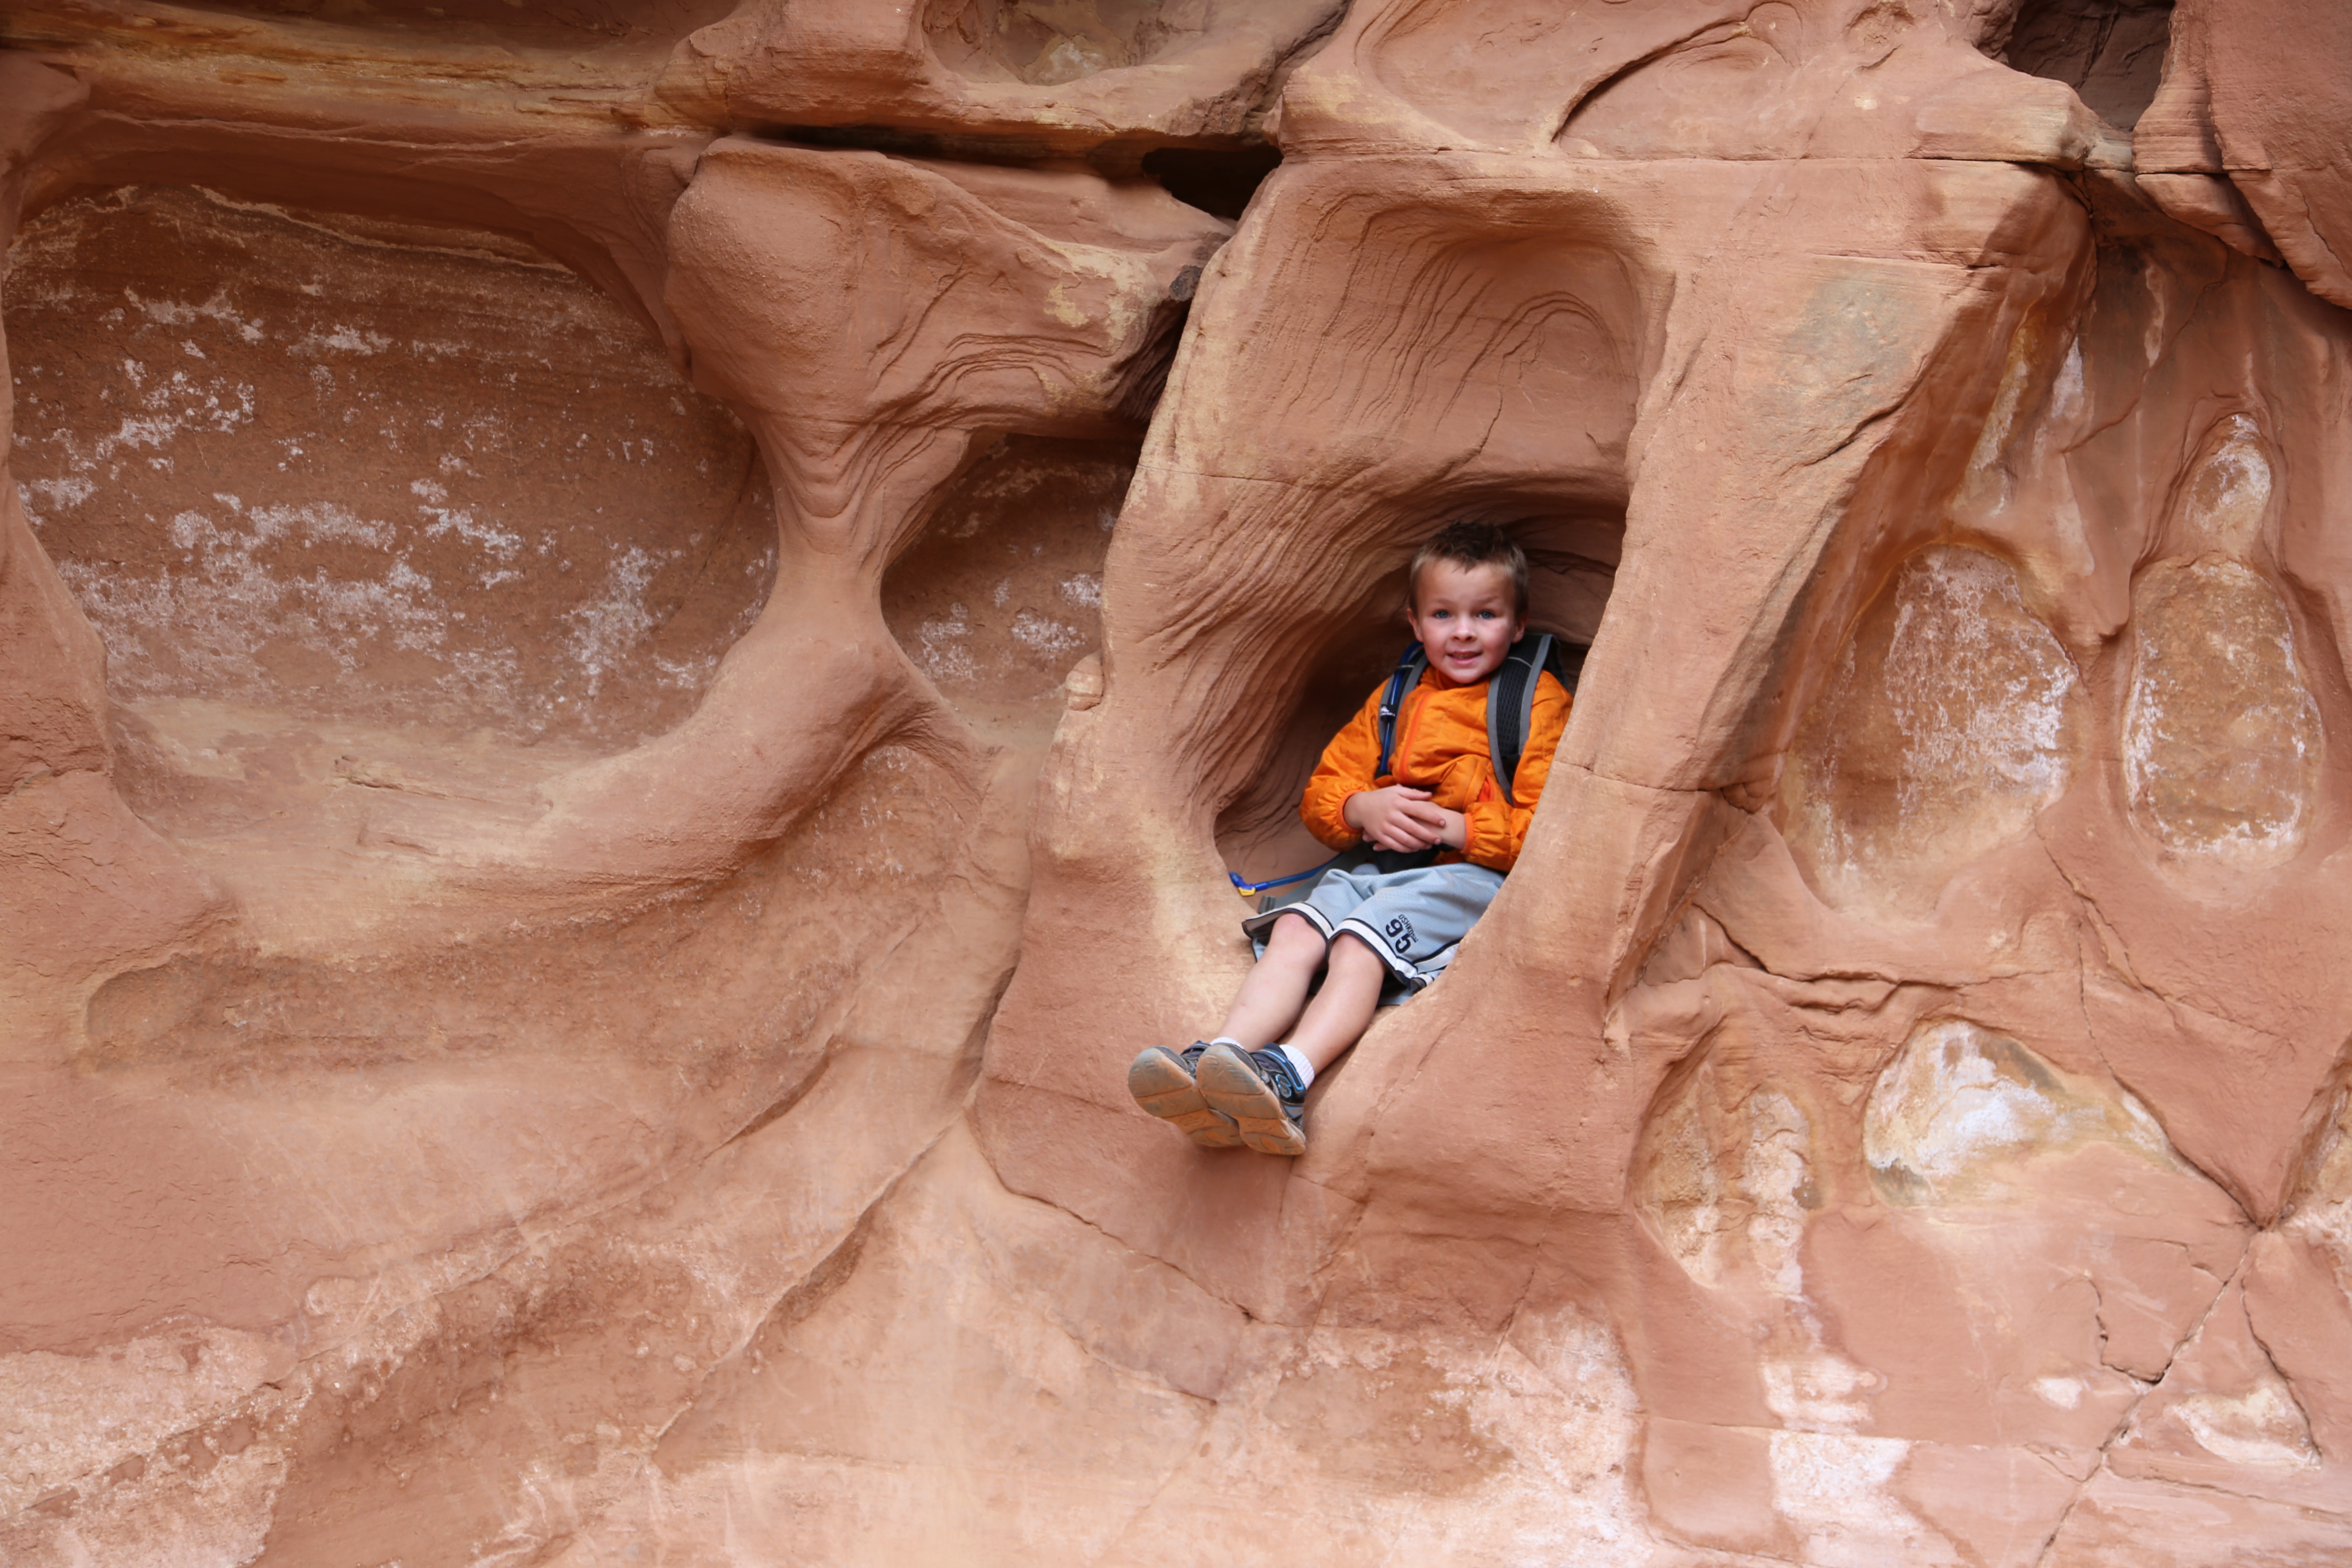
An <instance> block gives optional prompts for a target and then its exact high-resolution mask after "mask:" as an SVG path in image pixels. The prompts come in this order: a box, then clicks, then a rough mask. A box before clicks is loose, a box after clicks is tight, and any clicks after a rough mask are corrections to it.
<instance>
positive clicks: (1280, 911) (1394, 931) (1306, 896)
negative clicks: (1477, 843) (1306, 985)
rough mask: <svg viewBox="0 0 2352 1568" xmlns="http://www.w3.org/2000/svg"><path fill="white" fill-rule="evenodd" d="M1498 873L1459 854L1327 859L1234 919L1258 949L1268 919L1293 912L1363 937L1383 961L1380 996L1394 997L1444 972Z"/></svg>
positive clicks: (1495, 886) (1327, 934) (1489, 899)
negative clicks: (1408, 860)
mask: <svg viewBox="0 0 2352 1568" xmlns="http://www.w3.org/2000/svg"><path fill="white" fill-rule="evenodd" d="M1502 887H1503V874H1502V873H1501V872H1500V871H1492V870H1488V869H1487V868H1486V867H1484V866H1473V865H1470V864H1469V863H1468V862H1466V861H1465V862H1463V863H1460V864H1457V865H1453V866H1416V867H1414V868H1412V869H1411V870H1406V871H1388V872H1381V871H1376V870H1374V869H1372V868H1370V866H1361V867H1350V866H1334V867H1333V868H1331V869H1329V870H1328V871H1326V872H1324V873H1323V875H1322V876H1320V877H1318V878H1317V879H1315V880H1314V881H1312V882H1309V883H1308V884H1307V890H1306V891H1305V892H1303V893H1299V894H1295V895H1293V896H1292V899H1291V900H1290V901H1288V902H1286V903H1279V904H1273V905H1269V906H1267V907H1266V908H1265V909H1263V910H1259V911H1258V912H1257V913H1256V914H1254V915H1252V916H1250V917H1249V919H1247V920H1245V921H1242V931H1243V933H1244V934H1245V935H1246V936H1247V937H1248V938H1249V939H1250V946H1251V948H1252V949H1253V950H1254V951H1255V952H1256V953H1257V955H1258V956H1259V957H1261V958H1263V957H1265V939H1266V936H1267V935H1268V933H1270V932H1271V931H1273V930H1274V922H1275V921H1277V920H1279V919H1281V918H1282V917H1283V916H1284V915H1297V916H1298V917H1300V918H1301V919H1303V920H1305V921H1307V924H1309V925H1311V926H1313V927H1314V928H1315V929H1316V930H1317V931H1318V932H1320V933H1321V934H1322V937H1323V940H1324V941H1325V942H1329V941H1330V940H1331V939H1332V938H1334V937H1336V936H1338V935H1339V933H1340V932H1341V931H1346V932H1347V933H1348V934H1349V935H1350V936H1355V937H1360V938H1362V939H1363V942H1364V945H1365V946H1367V947H1369V948H1370V949H1371V950H1372V951H1373V952H1377V953H1379V954H1380V955H1381V963H1385V964H1387V965H1388V966H1389V984H1387V985H1386V986H1385V987H1383V988H1382V991H1381V1001H1383V1002H1398V1001H1402V1000H1403V999H1404V998H1405V997H1407V996H1410V995H1412V994H1413V993H1414V992H1416V991H1419V990H1420V989H1421V988H1422V987H1423V986H1425V985H1427V984H1429V983H1430V982H1431V981H1433V980H1434V979H1436V978H1437V977H1438V976H1439V975H1441V974H1443V973H1445V966H1446V965H1447V964H1449V963H1453V962H1454V949H1455V948H1456V947H1458V946H1460V945H1461V942H1462V939H1463V938H1464V937H1465V936H1467V935H1469V934H1470V928H1471V927H1472V926H1474V925H1475V924H1477V923H1478V917H1479V916H1480V915H1483V914H1485V913H1486V906H1487V905H1488V904H1491V903H1493V902H1494V901H1495V895H1496V893H1498V892H1500V891H1501V890H1502Z"/></svg>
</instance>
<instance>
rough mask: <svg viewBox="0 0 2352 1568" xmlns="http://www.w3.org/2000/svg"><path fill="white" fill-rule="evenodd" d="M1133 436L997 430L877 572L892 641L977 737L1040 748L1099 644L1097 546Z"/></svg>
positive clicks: (1128, 465)
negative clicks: (1074, 677)
mask: <svg viewBox="0 0 2352 1568" xmlns="http://www.w3.org/2000/svg"><path fill="white" fill-rule="evenodd" d="M1135 457H1136V443H1134V442H1130V441H1079V440H1062V439H1054V438H1049V437H1035V436H1008V437H1003V439H1002V440H1001V441H999V442H998V443H997V445H996V446H995V447H993V448H992V449H991V450H990V451H989V452H987V453H986V454H985V455H984V456H982V458H980V459H979V461H977V462H975V463H973V464H972V465H971V467H970V468H967V469H965V470H964V472H963V473H962V474H961V476H959V477H958V478H957V479H956V481H955V483H954V484H953V485H952V486H951V487H950V489H948V491H947V493H946V494H945V495H944V496H942V497H941V498H940V500H939V502H938V504H937V505H936V506H935V507H934V508H933V509H932V511H931V515H930V519H929V522H928V523H927V524H926V526H925V528H924V531H923V532H922V534H921V536H920V537H919V538H918V539H917V540H916V541H915V542H914V543H913V545H911V546H910V547H909V548H908V550H907V552H906V553H904V554H903V555H901V556H899V557H898V560H897V561H895V562H893V563H891V565H890V569H889V571H888V572H887V574H885V575H884V577H883V579H882V615H883V619H884V620H885V621H886V622H887V624H888V626H889V627H890V632H891V635H892V636H893V637H897V638H898V645H899V646H900V647H903V648H905V649H906V650H907V655H908V658H911V659H912V660H913V661H914V662H915V665H916V668H919V669H920V670H921V671H922V672H923V673H924V674H925V675H927V676H929V678H930V679H931V682H932V684H933V685H935V686H937V687H938V688H939V689H940V695H941V696H943V697H945V698H946V699H947V700H948V702H949V704H950V706H951V707H953V708H954V709H955V710H956V712H957V713H958V714H959V715H960V716H961V718H962V719H963V720H964V721H965V722H967V723H969V724H971V726H972V727H973V728H974V729H975V730H976V731H979V732H980V733H981V734H982V735H983V736H984V737H986V738H988V739H990V740H992V741H996V742H1010V743H1015V744H1020V745H1024V746H1043V745H1044V744H1045V742H1046V740H1047V739H1048V738H1049V737H1050V736H1051V735H1052V734H1053V731H1054V725H1055V722H1057V721H1059V720H1060V718H1061V715H1062V710H1063V706H1064V701H1065V694H1066V686H1065V681H1066V678H1067V677H1068V675H1069V672H1070V669H1071V667H1072V666H1074V665H1076V664H1077V663H1078V662H1079V661H1080V660H1082V659H1085V658H1088V657H1090V656H1092V655H1094V654H1096V653H1097V651H1098V650H1099V649H1100V647H1101V646H1102V570H1103V557H1104V555H1105V553H1106V552H1108V550H1109V548H1110V537H1111V528H1112V525H1113V524H1114V523H1115V522H1116V521H1118V509H1119V503H1120V501H1121V500H1123V499H1124V497H1125V496H1126V494H1127V486H1128V481H1129V479H1132V478H1133V477H1134V474H1135Z"/></svg>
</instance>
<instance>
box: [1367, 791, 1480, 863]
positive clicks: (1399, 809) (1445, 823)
mask: <svg viewBox="0 0 2352 1568" xmlns="http://www.w3.org/2000/svg"><path fill="white" fill-rule="evenodd" d="M1339 815H1340V816H1341V817H1343V818H1344V819H1346V821H1347V824H1348V826H1350V827H1352V828H1354V829H1355V830H1356V831H1357V832H1359V833H1360V834H1362V835H1363V836H1364V837H1366V838H1369V839H1370V840H1371V841H1372V842H1373V843H1374V844H1376V845H1378V846H1379V847H1381V848H1382V849H1394V850H1398V851H1401V852H1402V853H1405V854H1412V853H1413V852H1414V851H1416V850H1422V849H1433V848H1438V847H1444V848H1450V849H1459V848H1461V847H1462V846H1463V845H1464V844H1465V842H1467V841H1468V827H1469V824H1468V823H1467V821H1466V820H1465V818H1464V817H1463V816H1462V814H1461V813H1460V812H1458V811H1448V810H1446V809H1445V808H1444V806H1442V805H1431V804H1430V799H1429V792H1428V791H1427V790H1425V789H1415V788H1413V787H1412V785H1411V784H1391V785H1389V786H1388V787H1387V788H1386V789H1367V790H1359V791H1357V792H1356V793H1355V794H1354V795H1349V797H1348V799H1347V803H1346V804H1345V805H1342V806H1340V807H1339Z"/></svg>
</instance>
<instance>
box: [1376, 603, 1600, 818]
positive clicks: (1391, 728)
mask: <svg viewBox="0 0 2352 1568" xmlns="http://www.w3.org/2000/svg"><path fill="white" fill-rule="evenodd" d="M1583 664H1584V650H1583V649H1582V648H1580V647H1572V646H1570V645H1569V644H1567V643H1565V642H1563V641H1561V639H1559V637H1554V636H1552V634H1551V633H1549V632H1530V633H1529V634H1528V635H1527V636H1526V637H1521V638H1520V639H1519V640H1518V641H1517V642H1515V643H1513V644H1512V645H1511V651H1510V652H1508V653H1507V654H1505V655H1504V656H1503V663H1502V667H1501V668H1498V669H1496V671H1495V673H1494V674H1493V675H1492V676H1489V677H1488V678H1487V685H1486V755H1487V757H1488V759H1489V760H1490V761H1491V762H1492V763H1494V767H1495V782H1496V784H1500V785H1501V786H1502V789H1503V798H1504V799H1505V800H1507V801H1508V802H1510V804H1511V805H1518V804H1519V802H1518V797H1517V796H1516V795H1513V794H1512V793H1511V786H1512V785H1513V784H1516V783H1517V781H1518V775H1519V759H1520V758H1521V757H1523V756H1525V755H1526V754H1527V749H1528V725H1529V724H1530V723H1531V722H1532V721H1533V720H1534V717H1535V708H1536V681H1537V679H1538V677H1540V676H1541V675H1542V674H1543V672H1544V671H1545V670H1547V669H1549V670H1550V671H1551V672H1552V675H1553V676H1554V678H1555V679H1558V680H1559V683H1560V685H1561V686H1563V687H1565V688H1567V689H1568V691H1569V694H1570V696H1573V695H1575V692H1576V677H1577V675H1578V673H1579V671H1580V669H1581V668H1582V667H1583ZM1426 668H1429V656H1428V655H1427V654H1425V653H1423V651H1422V647H1421V644H1419V643H1418V642H1416V643H1414V644H1412V646H1411V647H1407V648H1406V649H1405V650H1404V653H1403V656H1402V657H1401V658H1399V659H1398V660H1397V666H1396V668H1395V669H1394V670H1392V671H1391V672H1390V674H1389V683H1388V685H1387V686H1386V687H1384V688H1383V689H1381V761H1380V765H1379V766H1377V767H1375V768H1374V769H1373V770H1372V776H1373V777H1374V778H1379V777H1380V776H1381V774H1383V773H1387V772H1388V771H1389V759H1390V757H1391V754H1392V753H1393V752H1394V751H1395V748H1396V725H1397V715H1398V713H1400V712H1402V710H1403V709H1404V699H1405V694H1406V693H1407V692H1409V691H1411V690H1412V689H1413V688H1414V687H1415V686H1416V685H1418V684H1420V681H1421V672H1422V671H1423V670H1424V669H1426Z"/></svg>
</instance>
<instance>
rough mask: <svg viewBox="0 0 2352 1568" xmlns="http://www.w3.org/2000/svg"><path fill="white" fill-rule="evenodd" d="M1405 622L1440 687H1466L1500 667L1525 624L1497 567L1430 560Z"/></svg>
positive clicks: (1508, 582)
mask: <svg viewBox="0 0 2352 1568" xmlns="http://www.w3.org/2000/svg"><path fill="white" fill-rule="evenodd" d="M1404 618H1405V619H1406V620H1407V621H1409V622H1411V623H1412V635H1413V636H1414V637H1419V638H1420V639H1421V647H1422V651H1423V652H1424V653H1426V654H1427V655H1429V668H1432V669H1433V670H1435V671H1436V672H1437V679H1438V681H1439V682H1440V683H1441V684H1442V685H1445V686H1471V685H1475V684H1476V683H1477V682H1479V681H1481V680H1484V679H1486V678H1487V677H1488V676H1490V675H1492V674H1494V673H1495V671H1496V670H1497V669H1500V668H1502V667H1503V656H1504V655H1505V654H1507V653H1509V652H1510V651H1511V645H1512V644H1513V643H1515V642H1517V641H1518V640H1519V633H1520V632H1521V631H1522V630H1524V629H1525V627H1526V622H1525V620H1524V618H1523V617H1521V616H1520V615H1519V614H1518V606H1517V604H1516V603H1515V602H1514V600H1513V597H1512V595H1511V574H1509V573H1508V572H1507V571H1505V570H1504V569H1503V568H1502V567H1500V566H1465V565H1462V564H1461V563H1458V562H1454V561H1434V562H1432V563H1430V564H1429V566H1428V567H1427V568H1425V569H1424V570H1423V572H1422V574H1421V581H1420V582H1418V583H1416V584H1413V595H1412V605H1410V606H1409V607H1407V609H1406V610H1405V613H1404Z"/></svg>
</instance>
